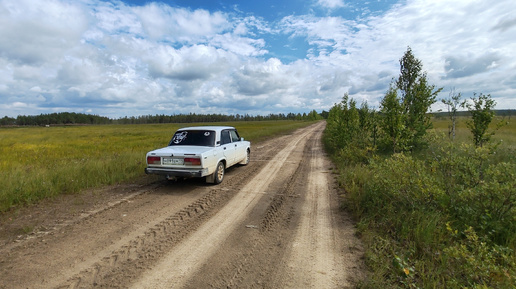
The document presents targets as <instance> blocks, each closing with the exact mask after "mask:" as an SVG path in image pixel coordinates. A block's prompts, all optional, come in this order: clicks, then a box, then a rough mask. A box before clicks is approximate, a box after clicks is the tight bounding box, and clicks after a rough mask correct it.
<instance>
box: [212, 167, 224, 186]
mask: <svg viewBox="0 0 516 289" xmlns="http://www.w3.org/2000/svg"><path fill="white" fill-rule="evenodd" d="M225 173H226V166H225V165H224V163H223V162H219V163H218V164H217V168H216V169H215V172H214V173H213V174H214V178H213V183H214V184H220V183H222V180H224V174H225Z"/></svg>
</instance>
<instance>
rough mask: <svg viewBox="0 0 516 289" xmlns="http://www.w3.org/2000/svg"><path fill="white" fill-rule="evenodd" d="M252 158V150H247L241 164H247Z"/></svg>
mask: <svg viewBox="0 0 516 289" xmlns="http://www.w3.org/2000/svg"><path fill="white" fill-rule="evenodd" d="M250 160H251V152H250V151H249V150H247V151H246V155H245V158H244V159H243V160H242V161H241V162H240V164H241V165H243V166H246V165H248V164H249V161H250Z"/></svg>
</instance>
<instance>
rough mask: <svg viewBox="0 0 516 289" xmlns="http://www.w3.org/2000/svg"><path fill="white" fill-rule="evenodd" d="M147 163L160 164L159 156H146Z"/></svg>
mask: <svg viewBox="0 0 516 289" xmlns="http://www.w3.org/2000/svg"><path fill="white" fill-rule="evenodd" d="M147 164H148V165H161V157H147Z"/></svg>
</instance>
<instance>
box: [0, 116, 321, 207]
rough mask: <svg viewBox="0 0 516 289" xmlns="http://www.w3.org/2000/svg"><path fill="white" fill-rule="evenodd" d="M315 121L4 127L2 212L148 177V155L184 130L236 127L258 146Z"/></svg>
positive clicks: (1, 132) (0, 145)
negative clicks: (217, 126)
mask: <svg viewBox="0 0 516 289" xmlns="http://www.w3.org/2000/svg"><path fill="white" fill-rule="evenodd" d="M310 123H311V122H304V121H262V122H259V121H254V122H234V123H223V124H218V123H209V124H188V125H183V124H182V125H178V124H148V125H99V126H62V127H20V128H0V156H1V158H0V175H1V178H0V212H2V211H6V210H8V209H9V208H12V207H15V206H19V205H24V204H31V203H35V202H38V201H39V200H41V199H45V198H50V197H53V196H56V195H59V194H71V193H77V192H79V191H81V190H83V189H85V188H94V187H99V186H103V185H110V184H115V183H121V182H129V181H131V180H134V179H135V178H139V177H142V176H143V175H144V168H145V154H146V153H147V152H148V151H150V150H153V149H156V148H160V147H163V146H166V145H167V143H168V141H169V140H170V138H171V136H172V135H173V133H174V132H175V131H176V130H177V129H178V128H179V127H183V126H195V125H230V126H235V127H236V128H237V129H238V131H239V132H240V134H241V136H242V137H244V138H245V139H246V140H250V141H260V140H263V139H265V138H267V137H273V136H275V135H278V134H283V133H288V132H290V131H293V130H295V129H296V128H300V127H303V126H307V125H309V124H310Z"/></svg>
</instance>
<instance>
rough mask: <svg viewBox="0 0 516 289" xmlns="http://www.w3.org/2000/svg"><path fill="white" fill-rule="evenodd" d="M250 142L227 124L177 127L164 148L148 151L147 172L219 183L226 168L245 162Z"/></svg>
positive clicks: (247, 161)
mask: <svg viewBox="0 0 516 289" xmlns="http://www.w3.org/2000/svg"><path fill="white" fill-rule="evenodd" d="M250 154H251V143H250V142H248V141H245V140H244V138H241V137H240V136H239V135H238V132H237V130H236V129H235V128H234V127H230V126H198V127H185V128H182V129H179V130H178V131H177V132H176V133H175V134H174V136H173V137H172V139H171V140H170V143H169V144H168V146H167V147H164V148H161V149H157V150H153V151H150V152H148V153H147V168H146V169H145V173H146V174H158V175H164V176H166V177H167V178H168V179H175V178H178V177H206V182H208V183H214V184H219V183H221V182H222V180H223V179H224V173H225V170H226V168H229V167H230V166H233V165H235V164H242V165H247V164H248V163H249V157H250Z"/></svg>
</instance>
